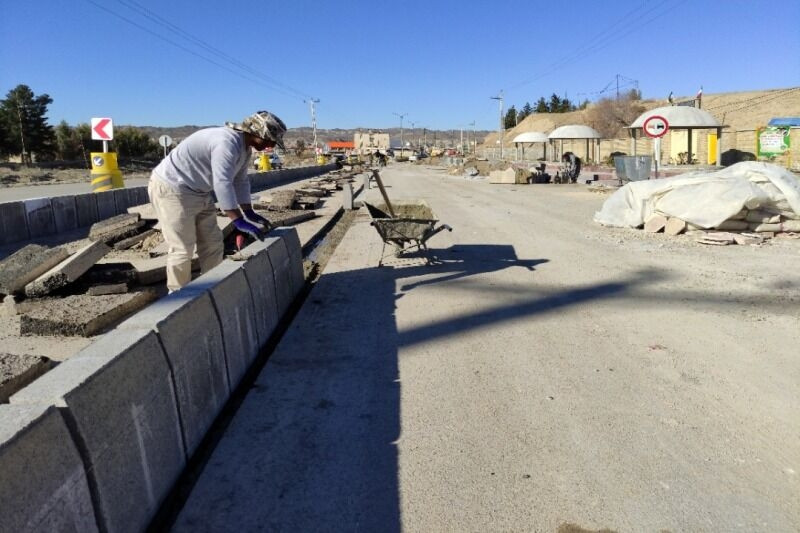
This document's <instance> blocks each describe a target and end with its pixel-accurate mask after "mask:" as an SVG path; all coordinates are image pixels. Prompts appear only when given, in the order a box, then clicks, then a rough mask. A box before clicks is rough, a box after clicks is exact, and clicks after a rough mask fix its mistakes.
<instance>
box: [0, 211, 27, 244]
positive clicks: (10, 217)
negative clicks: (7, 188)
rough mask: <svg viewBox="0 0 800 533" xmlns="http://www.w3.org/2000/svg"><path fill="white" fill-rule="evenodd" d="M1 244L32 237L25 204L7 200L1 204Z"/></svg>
mask: <svg viewBox="0 0 800 533" xmlns="http://www.w3.org/2000/svg"><path fill="white" fill-rule="evenodd" d="M0 230H2V233H0V244H10V243H12V242H19V241H27V240H28V239H30V233H29V232H28V220H27V217H26V216H25V204H23V203H22V202H6V203H3V204H0Z"/></svg>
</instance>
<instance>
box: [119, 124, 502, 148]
mask: <svg viewBox="0 0 800 533" xmlns="http://www.w3.org/2000/svg"><path fill="white" fill-rule="evenodd" d="M118 127H125V126H118ZM136 127H137V128H138V129H140V130H142V131H144V132H145V133H147V134H148V135H149V136H150V137H152V138H153V139H158V138H159V137H160V136H162V135H169V136H170V137H172V138H173V139H174V140H175V141H180V140H182V139H185V138H186V137H188V136H189V135H191V134H192V133H194V132H195V131H197V130H199V129H203V128H208V127H211V126H188V125H187V126H175V127H156V126H136ZM367 131H375V132H380V133H388V134H389V135H390V136H391V137H392V141H393V142H395V143H397V144H399V142H400V128H388V129H381V128H353V129H342V128H333V129H319V128H318V129H317V141H318V142H320V143H325V142H328V141H352V140H353V135H354V134H355V133H363V132H367ZM488 133H489V132H488V131H486V130H475V132H474V135H475V137H474V138H476V139H482V138H484V137H485V136H486V135H487V134H488ZM472 135H473V134H472V132H471V131H470V132H467V131H466V130H464V142H467V137H468V136H469V137H470V139H471V138H472ZM313 138H314V132H313V130H312V129H311V128H310V127H302V128H289V131H287V132H286V136H285V139H284V140H285V141H286V146H287V147H288V146H294V144H295V142H297V140H298V139H302V140H303V141H305V143H306V145H310V144H311V142H312V140H313ZM460 139H461V132H460V130H428V129H426V130H423V129H422V128H414V129H411V128H403V141H404V142H412V143H413V144H416V143H417V142H418V141H420V140H424V141H427V142H428V143H429V144H430V143H433V142H434V141H435V142H436V143H437V144H438V145H440V146H442V145H444V146H453V145H455V144H458V142H459V141H460Z"/></svg>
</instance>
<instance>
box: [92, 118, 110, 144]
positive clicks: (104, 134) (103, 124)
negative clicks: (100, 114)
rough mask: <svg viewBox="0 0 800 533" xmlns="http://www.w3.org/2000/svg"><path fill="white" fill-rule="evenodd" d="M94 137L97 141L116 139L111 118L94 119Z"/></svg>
mask: <svg viewBox="0 0 800 533" xmlns="http://www.w3.org/2000/svg"><path fill="white" fill-rule="evenodd" d="M92 139H93V140H95V141H111V140H113V139H114V123H113V122H112V121H111V119H110V118H93V119H92Z"/></svg>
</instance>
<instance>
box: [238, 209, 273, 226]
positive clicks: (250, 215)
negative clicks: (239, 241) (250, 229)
mask: <svg viewBox="0 0 800 533" xmlns="http://www.w3.org/2000/svg"><path fill="white" fill-rule="evenodd" d="M244 216H245V217H247V220H249V221H250V222H255V223H257V224H261V225H262V226H264V229H265V230H267V229H269V220H267V219H266V218H264V217H262V216H261V215H259V214H258V213H256V212H255V211H254V210H252V209H245V210H244Z"/></svg>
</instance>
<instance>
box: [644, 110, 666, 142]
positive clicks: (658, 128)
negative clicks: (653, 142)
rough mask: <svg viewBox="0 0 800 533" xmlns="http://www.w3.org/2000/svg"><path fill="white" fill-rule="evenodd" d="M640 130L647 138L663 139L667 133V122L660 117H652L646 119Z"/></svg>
mask: <svg viewBox="0 0 800 533" xmlns="http://www.w3.org/2000/svg"><path fill="white" fill-rule="evenodd" d="M642 129H643V130H644V134H645V135H647V136H648V137H663V136H664V134H665V133H667V132H668V131H669V122H667V119H665V118H664V117H662V116H661V115H653V116H652V117H647V120H645V121H644V124H642Z"/></svg>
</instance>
